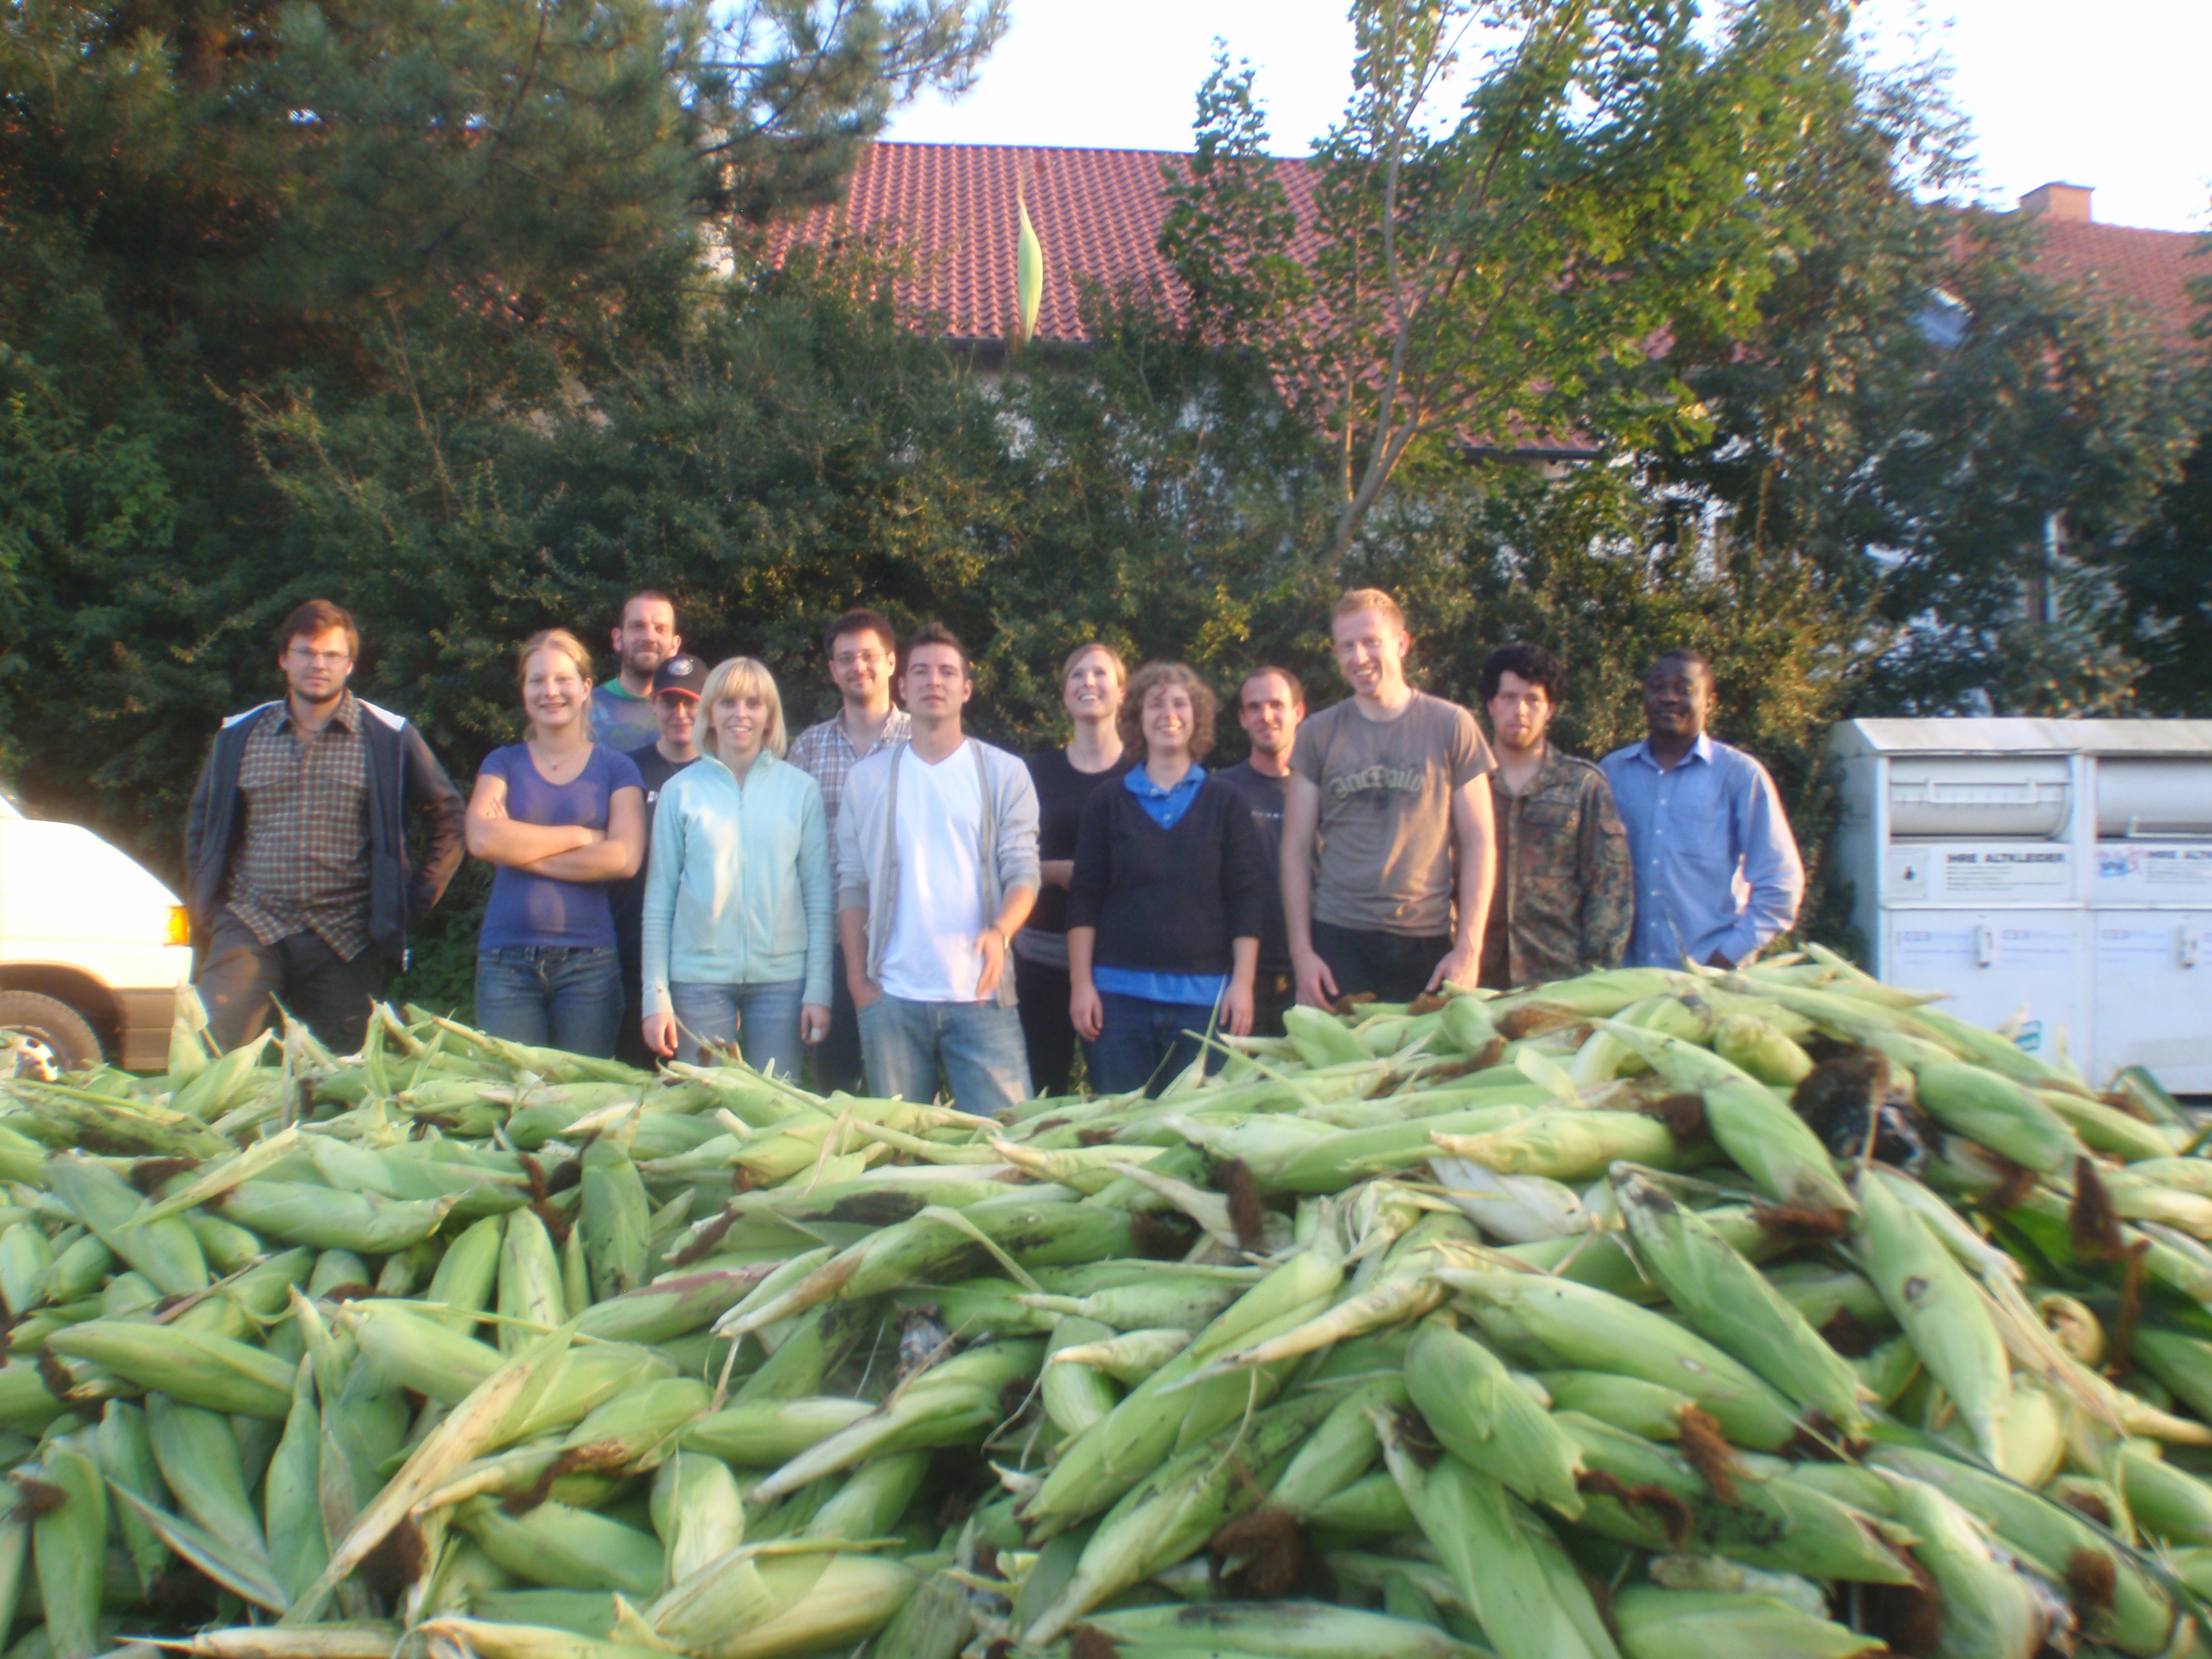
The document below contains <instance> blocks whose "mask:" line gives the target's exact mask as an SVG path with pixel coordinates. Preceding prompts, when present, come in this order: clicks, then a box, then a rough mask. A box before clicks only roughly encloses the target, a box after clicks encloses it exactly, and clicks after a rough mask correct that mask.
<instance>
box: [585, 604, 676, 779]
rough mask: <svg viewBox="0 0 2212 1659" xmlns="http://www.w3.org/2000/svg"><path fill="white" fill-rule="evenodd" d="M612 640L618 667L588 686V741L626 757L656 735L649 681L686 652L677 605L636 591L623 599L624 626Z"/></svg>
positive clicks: (651, 681)
mask: <svg viewBox="0 0 2212 1659" xmlns="http://www.w3.org/2000/svg"><path fill="white" fill-rule="evenodd" d="M613 637H614V647H615V652H616V653H617V655H618V656H619V657H620V658H621V659H622V669H621V671H620V672H619V673H617V674H616V675H615V676H614V678H611V679H605V680H601V681H600V682H599V684H597V685H595V686H593V687H592V742H593V743H595V744H600V745H602V746H603V747H605V748H608V749H619V750H622V751H623V753H624V754H628V753H629V752H630V751H631V750H636V749H642V748H644V747H645V746H646V745H647V744H650V743H653V742H655V741H657V740H658V739H659V735H660V727H659V720H657V719H656V718H655V717H654V714H653V676H654V675H655V674H657V673H659V671H660V665H661V664H662V663H664V662H666V661H667V660H668V659H670V658H671V657H672V656H674V655H675V654H676V653H678V652H679V651H681V650H682V649H683V648H684V636H683V635H681V634H679V633H678V632H677V631H676V601H675V600H673V599H670V598H669V597H668V595H667V594H665V593H664V592H661V591H660V590H659V588H655V587H644V588H640V589H639V590H638V591H637V592H635V593H633V594H631V595H630V596H629V598H628V599H624V600H623V608H622V622H621V623H620V624H619V625H618V626H617V628H616V629H615V631H614V636H613Z"/></svg>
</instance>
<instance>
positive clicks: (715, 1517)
mask: <svg viewBox="0 0 2212 1659" xmlns="http://www.w3.org/2000/svg"><path fill="white" fill-rule="evenodd" d="M653 1530H654V1531H655V1532H657V1533H659V1535H660V1539H661V1541H662V1542H663V1543H664V1544H665V1545H666V1546H667V1548H668V1577H669V1579H670V1580H671V1582H676V1581H680V1580H682V1579H685V1578H689V1577H690V1576H691V1575H692V1574H693V1573H695V1572H696V1571H698V1570H699V1569H700V1568H702V1567H703V1566H705V1565H707V1564H708V1562H710V1561H713V1560H714V1559H716V1558H717V1557H719V1556H722V1555H726V1554H727V1553H729V1552H730V1551H732V1550H733V1549H735V1548H737V1547H738V1545H740V1544H742V1543H744V1541H745V1503H744V1494H743V1493H742V1492H739V1491H738V1482H737V1477H736V1476H734V1475H732V1474H731V1473H730V1466H729V1465H728V1464H727V1463H725V1462H722V1460H721V1459H720V1458H719V1457H708V1456H707V1455H703V1454H702V1453H699V1452H678V1453H677V1454H676V1455H674V1456H673V1457H671V1458H670V1459H669V1460H668V1461H667V1462H665V1463H663V1464H662V1465H661V1466H660V1468H659V1470H658V1471H657V1472H656V1473H655V1474H654V1475H653Z"/></svg>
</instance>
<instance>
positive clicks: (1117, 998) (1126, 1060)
mask: <svg viewBox="0 0 2212 1659" xmlns="http://www.w3.org/2000/svg"><path fill="white" fill-rule="evenodd" d="M1098 1001H1099V1004H1100V1006H1101V1008H1102V1010H1103V1018H1101V1019H1100V1021H1099V1026H1098V1037H1097V1041H1096V1042H1085V1044H1084V1045H1083V1058H1084V1064H1085V1066H1087V1067H1088V1068H1089V1070H1090V1073H1091V1092H1093V1093H1094V1094H1102V1095H1120V1094H1127V1092H1128V1091H1130V1090H1132V1089H1143V1090H1144V1091H1146V1093H1148V1094H1155V1095H1156V1094H1158V1093H1159V1091H1161V1090H1163V1089H1164V1088H1166V1087H1167V1085H1169V1084H1170V1083H1171V1082H1173V1081H1174V1080H1175V1079H1176V1078H1177V1077H1179V1076H1181V1075H1182V1073H1183V1072H1184V1071H1185V1070H1186V1069H1188V1066H1189V1065H1190V1063H1191V1061H1193V1060H1196V1059H1197V1058H1198V1057H1199V1054H1200V1053H1201V1052H1203V1053H1204V1054H1205V1055H1206V1070H1207V1071H1209V1072H1211V1071H1213V1070H1215V1069H1216V1068H1218V1066H1220V1064H1221V1061H1222V1054H1221V1051H1220V1050H1219V1049H1218V1048H1205V1047H1204V1045H1203V1044H1201V1043H1200V1042H1199V1040H1198V1038H1197V1037H1194V1036H1188V1035H1187V1034H1188V1033H1189V1032H1192V1031H1198V1032H1201V1033H1202V1032H1204V1031H1205V1030H1206V1028H1207V1027H1208V1026H1209V1025H1211V1024H1212V1022H1213V1005H1212V1003H1210V1002H1154V1001H1153V1000H1152V999H1151V998H1150V997H1131V996H1123V995H1122V994H1121V993H1120V992H1118V991H1101V992H1100V993H1099V994H1098Z"/></svg>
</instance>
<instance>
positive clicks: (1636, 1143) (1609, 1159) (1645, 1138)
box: [1429, 1108, 1684, 1219]
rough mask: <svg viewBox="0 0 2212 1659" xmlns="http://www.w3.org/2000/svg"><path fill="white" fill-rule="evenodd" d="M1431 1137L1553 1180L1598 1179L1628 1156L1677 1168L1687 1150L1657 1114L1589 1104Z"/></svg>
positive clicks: (1458, 1152) (1493, 1163)
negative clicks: (1483, 1131) (1470, 1131)
mask: <svg viewBox="0 0 2212 1659" xmlns="http://www.w3.org/2000/svg"><path fill="white" fill-rule="evenodd" d="M1429 1139H1430V1141H1431V1143H1433V1145H1434V1146H1436V1148H1437V1151H1439V1152H1443V1153H1444V1154H1445V1155H1446V1156H1448V1157H1450V1158H1464V1159H1466V1160H1467V1161H1468V1162H1469V1163H1472V1164H1480V1165H1481V1166H1482V1167H1483V1168H1485V1169H1486V1170H1492V1171H1495V1172H1496V1173H1497V1174H1499V1175H1509V1176H1544V1177H1546V1178H1547V1179H1548V1180H1552V1181H1591V1180H1595V1179H1596V1178H1597V1177H1598V1176H1602V1175H1603V1174H1604V1173H1605V1172H1606V1170H1607V1169H1609V1168H1611V1167H1612V1165H1613V1164H1615V1163H1616V1162H1620V1161H1624V1160H1625V1161H1626V1162H1628V1163H1631V1164H1647V1165H1649V1166H1650V1167H1651V1168H1653V1169H1662V1170H1665V1169H1674V1168H1677V1167H1679V1166H1680V1163H1681V1161H1682V1158H1683V1156H1684V1154H1683V1152H1682V1151H1681V1149H1680V1148H1679V1147H1677V1146H1676V1145H1675V1142H1674V1132H1673V1131H1672V1130H1670V1129H1669V1128H1668V1127H1667V1126H1666V1125H1665V1124H1664V1123H1662V1122H1661V1121H1659V1120H1658V1119H1657V1118H1656V1117H1651V1116H1649V1115H1646V1114H1644V1113H1642V1112H1612V1111H1602V1110H1597V1109H1583V1108H1547V1109H1545V1110H1542V1111H1540V1112H1536V1113H1534V1114H1533V1115H1530V1116H1528V1117H1524V1118H1522V1120H1521V1121H1519V1122H1517V1123H1515V1124H1513V1125H1511V1126H1510V1127H1506V1128H1503V1129H1496V1130H1492V1132H1491V1133H1487V1134H1475V1135H1461V1134H1449V1133H1438V1132H1436V1131H1434V1130H1431V1133H1430V1135H1429ZM1477 1219H1480V1217H1477Z"/></svg>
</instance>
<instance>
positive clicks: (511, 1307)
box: [498, 1210, 568, 1354]
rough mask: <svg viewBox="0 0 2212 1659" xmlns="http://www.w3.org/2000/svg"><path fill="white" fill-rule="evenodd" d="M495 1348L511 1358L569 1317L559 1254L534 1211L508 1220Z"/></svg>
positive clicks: (501, 1257)
mask: <svg viewBox="0 0 2212 1659" xmlns="http://www.w3.org/2000/svg"><path fill="white" fill-rule="evenodd" d="M498 1306H499V1316H500V1320H501V1324H500V1327H499V1348H500V1352H501V1353H506V1354H513V1353H517V1352H520V1351H521V1350H522V1349H524V1348H526V1347H528V1346H530V1345H531V1344H532V1343H533V1342H535V1341H537V1340H538V1338H539V1337H540V1336H542V1335H543V1334H544V1333H545V1332H546V1331H548V1330H550V1329H551V1328H553V1327H555V1326H556V1325H559V1324H561V1323H562V1322H564V1321H566V1320H567V1318H568V1291H567V1288H566V1287H565V1285H563V1284H562V1277H561V1257H560V1253H559V1251H558V1250H557V1249H555V1247H554V1243H553V1236H552V1235H551V1234H550V1233H549V1232H548V1231H546V1230H545V1224H544V1222H543V1221H541V1220H539V1219H538V1215H537V1212H535V1211H532V1210H518V1211H516V1212H514V1213H513V1215H511V1216H509V1217H507V1235H506V1237H505V1238H504V1239H503V1240H502V1241H501V1244H500V1252H499V1303H498Z"/></svg>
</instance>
